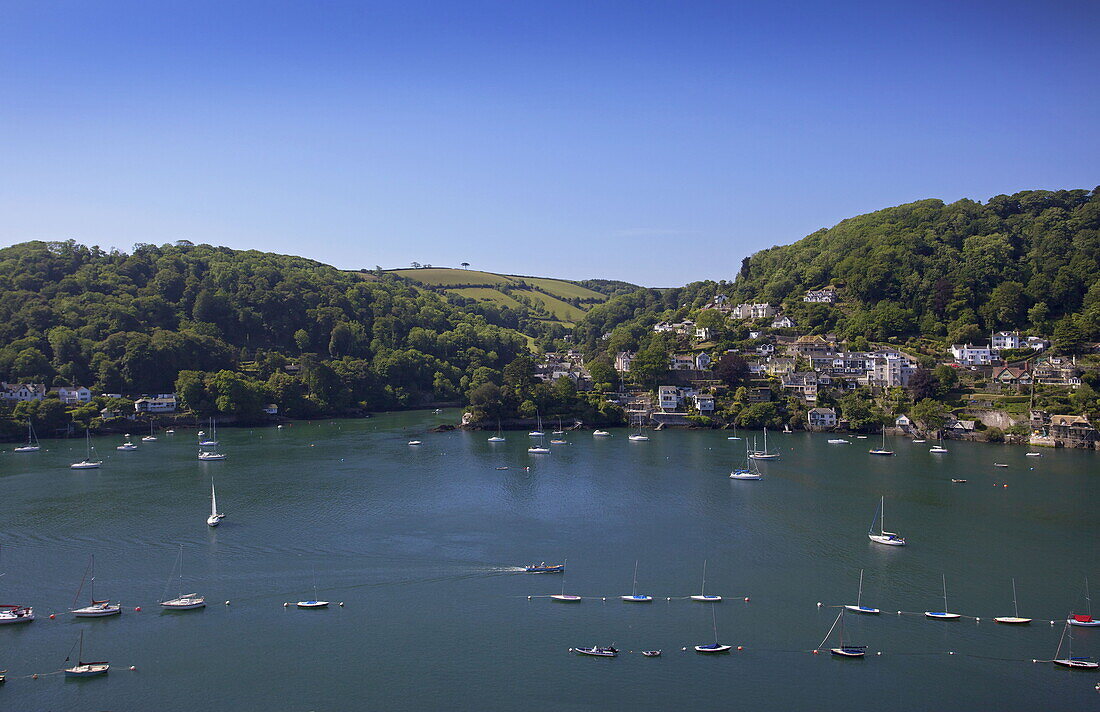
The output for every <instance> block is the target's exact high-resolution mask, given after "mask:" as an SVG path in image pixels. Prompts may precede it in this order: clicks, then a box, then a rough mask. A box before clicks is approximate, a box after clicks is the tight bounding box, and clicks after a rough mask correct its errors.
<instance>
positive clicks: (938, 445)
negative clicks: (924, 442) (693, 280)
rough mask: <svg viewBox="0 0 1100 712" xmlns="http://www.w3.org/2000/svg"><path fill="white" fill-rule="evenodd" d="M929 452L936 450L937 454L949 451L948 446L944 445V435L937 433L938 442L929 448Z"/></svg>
mask: <svg viewBox="0 0 1100 712" xmlns="http://www.w3.org/2000/svg"><path fill="white" fill-rule="evenodd" d="M928 452H934V453H936V454H943V453H945V452H947V448H945V447H944V446H943V435H942V434H940V433H937V437H936V444H935V445H933V446H932V447H930V448H928Z"/></svg>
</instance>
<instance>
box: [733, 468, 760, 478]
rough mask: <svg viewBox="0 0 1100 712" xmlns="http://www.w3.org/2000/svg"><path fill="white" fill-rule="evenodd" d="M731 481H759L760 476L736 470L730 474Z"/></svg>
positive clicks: (747, 471)
mask: <svg viewBox="0 0 1100 712" xmlns="http://www.w3.org/2000/svg"><path fill="white" fill-rule="evenodd" d="M730 479H731V480H758V479H760V475H758V474H756V473H755V472H751V471H749V470H735V471H733V472H731V473H730Z"/></svg>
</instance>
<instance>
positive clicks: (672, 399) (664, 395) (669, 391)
mask: <svg viewBox="0 0 1100 712" xmlns="http://www.w3.org/2000/svg"><path fill="white" fill-rule="evenodd" d="M657 398H658V400H659V401H660V404H661V410H664V411H668V410H676V409H677V408H679V407H680V400H681V396H680V389H679V388H677V387H676V386H660V387H658V388H657Z"/></svg>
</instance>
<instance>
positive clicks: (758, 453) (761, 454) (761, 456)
mask: <svg viewBox="0 0 1100 712" xmlns="http://www.w3.org/2000/svg"><path fill="white" fill-rule="evenodd" d="M749 459H751V460H778V459H779V453H778V452H769V451H768V428H767V426H764V449H763V450H753V451H752V452H750V453H749Z"/></svg>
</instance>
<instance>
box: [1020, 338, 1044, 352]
mask: <svg viewBox="0 0 1100 712" xmlns="http://www.w3.org/2000/svg"><path fill="white" fill-rule="evenodd" d="M1024 344H1025V345H1026V346H1027V347H1028V348H1029V349H1031V350H1033V351H1043V350H1044V349H1046V348H1047V347H1048V346H1050V342H1049V341H1047V340H1046V339H1044V338H1043V337H1041V336H1029V337H1027V340H1026V341H1025V342H1024Z"/></svg>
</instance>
